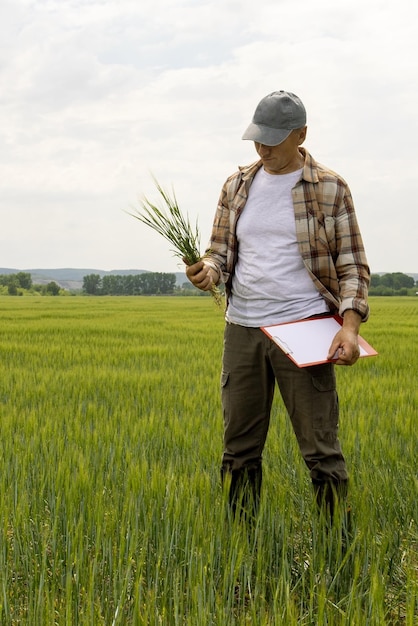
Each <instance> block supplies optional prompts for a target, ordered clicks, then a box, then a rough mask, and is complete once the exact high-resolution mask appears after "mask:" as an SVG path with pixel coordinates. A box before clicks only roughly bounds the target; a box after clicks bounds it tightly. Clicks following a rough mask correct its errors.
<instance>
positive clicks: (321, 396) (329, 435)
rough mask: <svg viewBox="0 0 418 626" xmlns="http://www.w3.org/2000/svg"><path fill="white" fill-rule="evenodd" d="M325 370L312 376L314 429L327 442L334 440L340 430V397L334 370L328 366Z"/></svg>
mask: <svg viewBox="0 0 418 626" xmlns="http://www.w3.org/2000/svg"><path fill="white" fill-rule="evenodd" d="M320 367H321V368H322V367H323V366H320ZM325 368H326V370H323V371H316V372H315V373H313V374H312V414H313V428H314V429H315V430H319V431H322V432H323V436H324V438H326V439H327V440H334V439H336V438H337V430H338V395H337V389H336V379H335V372H334V369H333V368H332V366H331V367H330V366H329V365H328V364H326V365H325Z"/></svg>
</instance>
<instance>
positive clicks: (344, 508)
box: [312, 481, 352, 547]
mask: <svg viewBox="0 0 418 626" xmlns="http://www.w3.org/2000/svg"><path fill="white" fill-rule="evenodd" d="M312 484H313V487H314V493H315V499H316V504H317V507H318V512H319V515H320V516H321V517H323V519H324V521H325V523H326V525H327V527H328V528H329V529H331V527H333V526H334V527H335V526H336V524H339V525H340V526H341V531H342V538H343V543H344V544H345V547H347V545H348V543H349V542H350V539H351V536H352V520H351V508H350V507H349V506H348V504H347V492H348V481H341V482H331V481H330V482H326V481H323V482H321V481H312Z"/></svg>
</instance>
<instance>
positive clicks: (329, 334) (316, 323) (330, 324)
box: [261, 315, 378, 367]
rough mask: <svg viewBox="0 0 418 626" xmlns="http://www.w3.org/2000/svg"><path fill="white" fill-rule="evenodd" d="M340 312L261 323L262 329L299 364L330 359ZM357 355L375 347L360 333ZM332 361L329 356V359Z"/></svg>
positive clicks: (339, 322) (315, 363) (310, 363)
mask: <svg viewBox="0 0 418 626" xmlns="http://www.w3.org/2000/svg"><path fill="white" fill-rule="evenodd" d="M342 322H343V321H342V318H341V317H340V316H339V315H326V316H324V317H313V318H311V319H304V320H298V321H296V322H285V323H283V324H274V325H272V326H262V327H261V330H262V331H263V332H264V333H265V334H266V335H267V336H268V337H270V339H271V340H272V341H274V343H275V344H277V345H278V346H279V348H281V349H282V350H283V352H284V353H285V354H286V355H287V356H288V357H289V359H291V360H292V361H293V362H294V363H295V364H296V365H297V366H298V367H308V366H309V365H319V364H320V363H329V362H330V359H328V358H327V354H328V350H329V347H330V345H331V343H332V340H333V339H334V337H335V335H336V334H337V332H338V331H339V330H340V328H341V326H342ZM358 344H359V348H360V358H363V357H367V356H376V355H377V354H378V353H377V352H376V350H375V349H374V348H373V347H372V346H371V345H370V344H368V343H367V341H366V340H365V339H363V337H361V336H360V335H359V336H358ZM331 361H332V359H331Z"/></svg>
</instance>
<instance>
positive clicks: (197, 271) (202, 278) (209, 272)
mask: <svg viewBox="0 0 418 626" xmlns="http://www.w3.org/2000/svg"><path fill="white" fill-rule="evenodd" d="M183 260H184V259H183ZM215 274H216V272H215V270H214V269H212V268H211V267H209V265H206V264H205V263H204V262H203V261H198V262H197V263H194V264H193V265H187V268H186V276H187V278H188V279H189V280H190V282H191V283H192V285H194V286H195V287H197V288H198V289H201V290H202V291H210V290H211V288H212V286H213V284H214V282H215V279H216V278H217V276H215Z"/></svg>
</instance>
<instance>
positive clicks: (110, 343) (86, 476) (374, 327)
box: [0, 297, 418, 626]
mask: <svg viewBox="0 0 418 626" xmlns="http://www.w3.org/2000/svg"><path fill="white" fill-rule="evenodd" d="M0 306H1V310H2V325H1V329H0V357H1V358H0V424H1V433H2V436H1V439H0V471H1V476H2V481H1V482H0V532H1V542H0V546H1V548H0V623H1V624H5V625H9V624H10V625H15V624H19V625H20V624H22V625H23V624H25V625H26V624H27V625H30V626H38V625H39V626H45V625H48V626H49V625H54V624H57V625H59V626H61V625H63V626H64V625H65V626H70V625H71V626H75V625H82V626H84V625H92V626H93V625H94V626H100V625H106V626H117V625H119V626H130V625H141V626H142V625H148V624H149V625H154V624H155V625H157V624H162V625H168V626H171V625H176V626H177V625H190V626H209V625H217V626H227V625H228V626H234V625H242V624H253V625H260V626H264V625H274V626H276V625H281V624H283V625H285V626H293V625H296V624H298V625H301V626H308V625H309V626H311V625H312V626H313V625H315V626H317V625H319V626H322V625H327V626H328V625H341V626H342V625H347V626H348V625H350V626H353V625H354V626H357V625H358V626H364V625H371V626H374V625H376V626H385V625H388V626H389V625H390V626H398V625H405V626H414V624H416V623H417V620H418V599H417V592H418V536H417V525H416V524H417V520H418V511H417V509H418V505H417V501H418V498H417V493H418V489H417V487H418V484H417V474H416V451H417V448H418V446H417V444H418V436H417V434H416V415H417V392H416V371H417V357H416V350H415V349H414V345H415V344H416V328H417V311H418V301H416V300H414V299H413V298H374V299H373V298H372V300H371V309H372V315H371V318H370V321H369V322H368V323H367V324H366V325H365V326H364V327H363V328H362V333H363V334H364V336H365V338H366V339H367V340H368V341H369V342H370V343H371V344H372V345H373V346H374V347H375V348H376V349H377V350H378V352H379V356H378V357H376V358H368V359H363V360H361V361H360V362H359V363H357V364H356V366H355V367H354V368H349V369H345V368H339V369H338V370H337V371H338V383H339V394H340V401H341V433H340V434H341V440H342V443H343V449H344V452H345V455H346V457H347V461H348V464H349V470H350V475H351V493H350V498H351V504H352V507H353V513H354V531H355V537H354V540H353V542H352V544H351V545H350V547H349V550H348V552H346V553H344V552H343V551H342V546H341V537H339V534H338V532H336V531H335V532H334V533H331V535H328V536H326V535H325V534H324V532H323V528H322V527H321V524H320V523H318V521H317V519H316V516H315V512H314V510H313V502H312V494H311V490H310V485H309V480H308V477H307V472H306V470H305V468H304V466H303V463H302V462H301V459H300V456H299V452H298V450H297V448H296V443H295V440H294V436H293V433H292V432H291V428H290V426H289V422H288V420H287V418H286V415H285V413H284V410H283V408H282V406H281V402H280V399H279V398H278V397H277V398H276V399H275V403H274V407H273V415H272V423H271V429H270V433H269V438H268V442H267V447H266V451H265V482H264V487H263V498H262V506H261V512H260V517H259V520H258V524H257V527H256V529H255V531H254V534H253V535H251V536H249V535H248V534H247V533H246V531H245V529H243V528H242V527H241V526H240V525H239V524H233V525H232V526H231V525H230V524H229V523H228V522H227V520H226V517H225V501H224V500H225V498H224V494H223V493H222V491H221V489H220V486H219V464H220V455H221V439H222V423H221V411H220V405H219V389H218V386H219V376H220V361H221V352H222V329H223V320H222V314H220V312H219V310H217V309H216V307H215V306H214V305H213V303H211V301H210V300H208V299H207V298H199V297H196V298H187V299H183V298H141V297H135V298H82V297H74V298H65V299H64V298H36V297H34V298H2V299H0Z"/></svg>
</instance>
